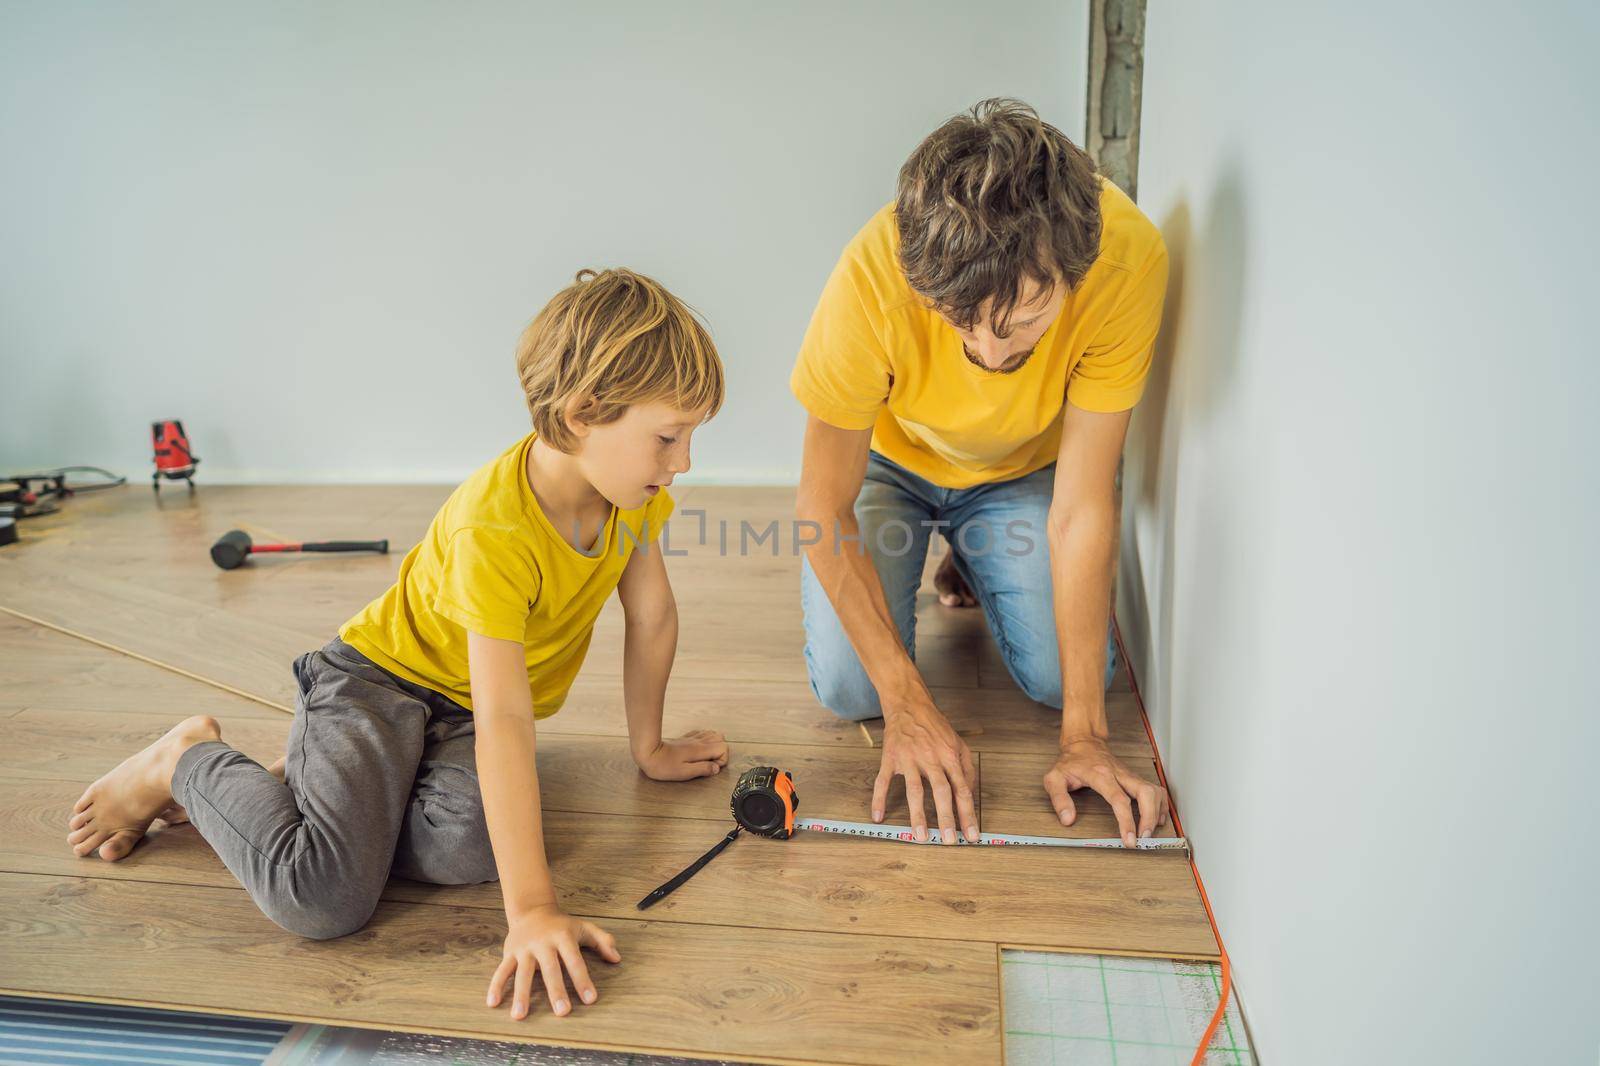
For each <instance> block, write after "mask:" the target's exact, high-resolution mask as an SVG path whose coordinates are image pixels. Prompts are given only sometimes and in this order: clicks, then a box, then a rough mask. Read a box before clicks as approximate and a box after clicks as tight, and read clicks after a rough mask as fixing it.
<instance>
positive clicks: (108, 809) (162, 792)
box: [67, 715, 222, 862]
mask: <svg viewBox="0 0 1600 1066" xmlns="http://www.w3.org/2000/svg"><path fill="white" fill-rule="evenodd" d="M221 739H222V728H221V726H219V725H218V724H217V720H216V719H215V718H211V717H208V716H206V715H196V716H195V717H193V718H185V719H184V720H183V721H181V722H179V723H178V724H177V725H175V726H173V727H172V729H171V730H170V731H168V733H167V735H166V736H164V737H162V738H161V739H160V740H158V741H156V742H155V743H154V744H151V745H150V746H149V747H148V748H145V749H144V750H143V751H141V752H139V753H138V754H136V755H130V756H129V757H128V758H126V759H124V760H123V761H122V762H121V764H119V765H118V766H117V768H116V769H114V770H112V771H111V772H110V773H109V774H106V775H105V776H104V777H102V778H101V779H100V780H98V781H96V782H95V783H94V784H92V785H90V786H89V787H88V789H87V790H85V792H84V793H83V795H82V796H80V797H79V798H78V802H77V803H75V804H73V807H72V817H71V818H70V819H68V821H67V829H68V830H69V832H68V834H67V843H68V844H70V845H72V850H73V851H74V852H76V853H77V854H78V855H79V856H85V855H88V854H89V853H90V852H92V851H96V850H98V851H99V853H100V857H101V858H102V859H105V860H106V861H108V862H115V861H116V860H118V859H120V858H123V857H124V856H126V855H127V854H128V853H129V852H130V851H132V850H133V846H134V845H135V844H137V843H138V842H139V838H140V837H142V836H144V834H145V830H147V829H149V828H150V823H151V822H153V821H155V819H156V818H157V817H164V816H165V814H166V813H168V812H171V811H172V810H173V808H175V807H177V805H176V804H175V803H174V802H173V799H172V771H173V770H174V769H176V768H177V765H178V759H179V757H180V756H182V755H183V753H184V752H186V751H188V750H189V749H190V748H192V747H194V746H195V745H196V744H199V743H200V742H201V741H205V740H221ZM177 810H178V811H182V808H181V807H177ZM183 817H184V818H187V817H188V815H187V813H185V814H184V815H183Z"/></svg>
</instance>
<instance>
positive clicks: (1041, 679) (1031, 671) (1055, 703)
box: [1009, 648, 1061, 708]
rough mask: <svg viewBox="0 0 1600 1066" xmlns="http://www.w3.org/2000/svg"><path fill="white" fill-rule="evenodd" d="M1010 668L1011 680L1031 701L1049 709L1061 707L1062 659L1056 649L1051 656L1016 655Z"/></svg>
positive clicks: (1051, 651) (1052, 650)
mask: <svg viewBox="0 0 1600 1066" xmlns="http://www.w3.org/2000/svg"><path fill="white" fill-rule="evenodd" d="M1009 666H1010V669H1011V679H1012V680H1013V681H1015V682H1016V683H1017V687H1018V688H1020V689H1021V690H1022V691H1023V693H1024V694H1025V695H1026V696H1027V697H1028V698H1029V699H1030V700H1033V701H1034V702H1035V703H1042V704H1044V705H1046V706H1047V707H1056V708H1059V707H1060V706H1061V659H1060V653H1059V652H1057V651H1056V650H1055V649H1054V648H1052V649H1049V654H1045V653H1043V652H1040V653H1038V654H1027V653H1018V654H1015V655H1013V656H1012V658H1011V662H1010V664H1009Z"/></svg>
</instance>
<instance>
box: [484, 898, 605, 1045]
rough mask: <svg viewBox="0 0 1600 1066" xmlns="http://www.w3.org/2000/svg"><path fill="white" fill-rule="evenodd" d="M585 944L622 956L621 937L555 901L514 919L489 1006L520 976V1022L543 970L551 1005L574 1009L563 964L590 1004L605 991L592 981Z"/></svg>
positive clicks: (514, 1012) (514, 998)
mask: <svg viewBox="0 0 1600 1066" xmlns="http://www.w3.org/2000/svg"><path fill="white" fill-rule="evenodd" d="M585 947H590V948H593V949H594V950H595V951H597V952H599V953H600V957H601V958H602V959H605V960H606V961H607V962H611V963H616V962H621V961H622V956H621V954H619V953H618V952H617V940H616V937H613V936H612V935H611V934H610V933H608V932H606V931H605V930H604V929H601V928H600V927H599V926H598V925H595V924H594V923H593V922H586V921H584V920H583V919H581V918H574V917H572V916H571V915H570V914H566V913H563V912H562V910H561V908H560V907H557V906H556V905H555V904H553V903H552V904H550V905H549V906H545V907H536V908H534V909H533V910H530V911H528V912H527V913H526V914H522V915H519V916H518V917H516V918H513V919H512V920H511V923H510V928H509V929H508V930H507V932H506V944H505V955H504V956H503V957H502V958H501V959H500V965H499V966H498V967H497V968H496V969H495V971H494V977H493V978H492V979H491V980H490V981H489V1000H488V1002H489V1006H491V1007H498V1006H499V1005H500V999H501V997H502V996H503V995H504V994H505V990H506V981H508V980H510V979H511V978H512V977H513V976H515V978H516V983H515V985H514V986H513V988H512V993H511V1017H512V1018H513V1019H515V1020H518V1021H520V1020H522V1019H523V1018H526V1017H527V1016H528V1000H529V998H530V996H531V995H532V992H533V974H534V971H536V970H537V971H538V972H539V973H541V974H543V975H544V990H545V992H547V993H548V994H549V996H550V1009H551V1010H553V1011H555V1012H556V1016H557V1017H560V1016H561V1015H564V1014H567V1013H569V1012H570V1011H571V1010H572V1005H571V1004H570V1003H568V1002H567V983H566V981H564V980H562V977H561V967H562V966H563V965H564V966H566V968H567V973H568V975H570V976H571V978H572V986H573V987H574V988H576V989H577V990H578V997H579V998H580V999H582V1000H583V1001H584V1002H585V1003H593V1002H594V1001H595V1000H596V999H598V998H599V997H600V994H599V993H598V992H596V991H595V988H594V982H593V981H591V980H589V969H588V967H587V966H585V965H584V963H583V949H584V948H585Z"/></svg>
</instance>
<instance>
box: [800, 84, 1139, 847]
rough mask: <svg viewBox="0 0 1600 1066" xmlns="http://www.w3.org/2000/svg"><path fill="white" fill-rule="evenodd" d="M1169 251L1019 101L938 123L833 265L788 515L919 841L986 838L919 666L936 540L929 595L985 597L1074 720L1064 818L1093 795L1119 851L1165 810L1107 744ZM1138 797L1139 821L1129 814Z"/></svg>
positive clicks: (808, 581)
mask: <svg viewBox="0 0 1600 1066" xmlns="http://www.w3.org/2000/svg"><path fill="white" fill-rule="evenodd" d="M1166 273H1167V256H1166V250H1165V248H1164V246H1163V245H1162V241H1161V235H1160V233H1159V232H1158V231H1157V230H1156V228H1155V226H1153V225H1152V224H1151V223H1150V221H1149V220H1148V219H1146V218H1145V217H1144V216H1143V215H1142V214H1140V213H1139V210H1138V208H1136V207H1135V206H1134V205H1133V203H1132V201H1130V200H1129V199H1128V197H1127V196H1126V195H1124V194H1123V193H1122V191H1121V190H1119V189H1118V188H1117V187H1116V186H1114V185H1112V184H1111V183H1110V182H1106V181H1103V180H1101V179H1100V178H1099V177H1098V176H1097V175H1096V173H1095V168H1094V164H1093V162H1092V161H1091V160H1090V159H1089V157H1088V156H1087V155H1086V154H1085V153H1084V152H1083V151H1082V150H1080V149H1079V148H1077V147H1076V146H1075V145H1073V144H1072V143H1071V142H1070V141H1069V140H1067V138H1066V137H1065V136H1063V135H1062V134H1061V132H1060V131H1059V130H1057V129H1055V128H1054V127H1052V126H1050V125H1048V124H1046V123H1044V122H1042V121H1041V120H1040V118H1039V116H1038V115H1037V114H1036V113H1035V112H1034V111H1033V109H1032V108H1030V107H1028V106H1027V105H1026V104H1023V103H1020V102H1018V101H1015V100H987V101H984V102H983V103H980V104H978V105H977V106H976V107H974V108H973V109H972V110H971V111H970V112H968V113H965V114H962V115H958V116H956V117H955V118H953V119H951V120H950V121H949V122H947V123H945V124H944V125H943V126H941V127H940V128H939V129H937V130H935V131H934V132H933V134H932V135H930V136H929V137H928V138H927V139H926V140H925V141H923V142H922V144H921V145H920V146H918V148H917V150H916V151H915V152H913V153H912V155H911V158H910V159H909V160H907V161H906V164H905V166H904V167H903V168H901V171H900V180H899V187H898V192H897V195H896V198H895V202H894V203H892V204H890V205H888V206H886V207H885V208H883V210H881V211H879V212H878V213H877V214H876V215H875V216H873V218H872V219H871V220H870V221H868V223H867V224H866V226H865V227H864V228H862V230H861V231H860V232H859V233H857V234H856V236H855V238H854V239H853V240H852V241H851V242H850V244H849V245H848V246H847V247H846V248H845V250H844V254H843V255H842V256H841V257H840V259H839V263H838V265H837V266H836V267H835V268H834V271H833V274H832V276H831V277H830V278H829V279H828V283H827V286H826V287H825V288H824V290H823V293H822V298H821V300H820V301H819V302H818V305H817V309H816V312H815V313H814V315H813V316H812V319H811V325H810V327H809V329H808V330H807V331H806V336H805V341H804V343H803V345H802V347H801V350H800V355H799V358H798V360H797V362H796V364H795V368H794V373H793V376H792V378H791V380H790V386H791V388H792V389H793V390H794V393H795V396H796V397H797V398H798V399H799V400H800V402H801V404H802V405H804V406H805V408H806V410H807V411H808V412H809V418H808V420H807V425H806V435H805V450H804V458H803V461H802V470H801V475H800V492H799V496H798V500H797V505H796V509H797V512H798V513H797V517H798V518H799V519H800V520H802V521H810V522H815V523H817V524H818V526H819V527H820V528H821V529H822V530H824V534H823V536H822V538H821V540H820V542H818V543H816V544H813V545H810V546H808V547H807V552H806V558H805V560H804V564H803V567H802V579H801V600H802V604H803V607H804V610H805V628H806V649H805V654H806V665H807V669H808V671H809V674H810V678H811V686H812V689H813V691H815V692H816V694H817V698H818V699H819V700H821V702H822V703H823V704H824V705H825V706H827V707H828V708H829V709H831V710H832V711H834V713H836V714H838V715H841V716H843V717H846V718H851V719H857V720H862V719H867V718H875V717H878V716H879V715H882V717H883V719H884V740H883V761H882V765H881V767H880V769H879V772H878V778H877V783H876V785H875V786H874V788H873V794H872V817H873V820H874V821H881V820H882V819H883V815H884V804H885V801H886V798H887V794H888V789H889V784H890V781H891V780H892V779H893V778H894V777H897V776H898V777H902V778H904V781H905V789H906V799H907V802H908V805H909V807H910V810H911V821H912V825H913V827H914V828H915V830H916V833H917V836H918V838H919V839H924V840H925V839H927V816H926V813H925V809H924V796H925V790H924V782H926V790H927V791H931V792H932V794H933V802H934V807H935V811H936V814H937V818H938V823H939V827H940V834H941V838H942V839H943V841H944V842H945V843H947V844H953V843H955V841H956V837H955V832H956V823H957V818H958V817H959V819H960V823H961V827H962V829H963V830H964V831H965V833H966V835H967V837H968V839H975V838H976V836H977V831H978V826H977V816H976V814H975V813H974V810H973V802H972V790H973V787H974V785H975V784H976V774H975V772H974V766H973V761H972V753H971V752H970V751H969V750H968V748H967V745H966V743H965V742H964V741H962V740H961V738H960V737H959V736H958V735H957V734H956V732H955V730H954V729H952V728H951V726H950V723H949V721H948V720H947V719H946V718H945V716H944V715H943V714H942V713H941V712H940V711H939V708H938V707H937V706H936V705H935V704H934V700H933V697H932V694H931V693H930V692H929V690H928V687H927V685H926V684H925V683H924V681H923V679H922V677H921V675H920V674H919V673H918V672H917V668H916V665H915V663H914V656H915V633H914V628H915V624H916V616H915V607H916V594H917V589H918V587H919V585H920V584H921V580H922V571H923V566H924V562H925V560H926V558H927V551H928V544H929V540H930V537H931V534H932V533H933V531H934V530H935V529H938V530H940V532H941V533H942V534H943V535H944V536H945V537H946V538H947V539H948V540H949V541H950V544H951V547H952V550H951V553H950V555H949V556H947V557H946V559H945V560H944V562H943V564H942V565H941V568H940V571H939V573H938V575H937V577H936V579H935V585H936V588H937V589H938V591H939V593H940V600H941V602H943V603H944V604H946V605H949V606H955V607H959V606H962V605H972V604H973V603H975V602H976V603H981V604H982V605H983V609H984V613H985V616H986V619H987V621H988V624H989V629H990V631H991V632H992V633H993V635H994V638H995V641H996V643H997V644H998V645H999V647H1000V650H1001V651H1002V653H1003V654H1004V656H1005V660H1006V664H1007V667H1008V669H1009V670H1010V673H1011V675H1012V677H1013V678H1014V679H1015V680H1016V682H1017V684H1018V686H1019V687H1021V689H1022V690H1023V691H1024V692H1025V693H1027V695H1028V696H1029V697H1031V698H1032V699H1034V700H1037V701H1038V702H1040V703H1043V704H1047V705H1049V706H1051V707H1059V708H1060V709H1061V732H1060V757H1059V758H1058V759H1057V761H1056V763H1055V765H1054V766H1053V767H1052V768H1051V770H1050V771H1049V772H1048V773H1046V774H1045V777H1044V787H1045V791H1046V793H1047V794H1048V795H1049V797H1050V802H1051V804H1052V806H1053V807H1054V808H1055V810H1056V812H1057V814H1058V815H1059V816H1060V818H1061V821H1062V823H1063V824H1066V825H1070V824H1071V823H1072V822H1073V821H1074V820H1075V818H1076V812H1075V808H1074V806H1073V802H1072V799H1071V797H1070V796H1069V792H1070V791H1071V790H1073V789H1078V788H1085V787H1087V788H1092V789H1094V790H1095V791H1096V792H1099V793H1100V794H1101V795H1102V796H1104V797H1105V798H1106V799H1107V800H1108V801H1109V802H1110V804H1111V806H1112V808H1113V810H1115V812H1116V815H1117V822H1118V828H1119V833H1120V835H1121V837H1122V839H1123V843H1124V844H1125V845H1127V846H1130V847H1131V846H1133V844H1134V839H1135V835H1136V833H1137V835H1139V836H1148V835H1149V834H1150V833H1151V832H1153V831H1154V830H1155V828H1156V827H1157V826H1158V825H1159V824H1161V822H1162V821H1164V820H1165V817H1166V809H1167V796H1166V793H1165V791H1164V790H1163V789H1161V788H1160V787H1159V786H1157V785H1156V784H1155V783H1153V782H1150V781H1146V780H1144V779H1143V778H1141V777H1140V776H1139V775H1138V774H1135V773H1134V772H1132V771H1131V770H1129V769H1128V768H1127V767H1126V766H1124V765H1123V764H1122V763H1121V762H1120V761H1119V760H1118V759H1117V758H1116V757H1115V756H1113V755H1112V754H1111V752H1110V751H1109V750H1108V749H1107V747H1106V737H1107V735H1108V729H1107V725H1106V715H1105V688H1106V685H1107V684H1108V683H1109V681H1110V678H1111V674H1112V672H1113V670H1114V667H1115V662H1114V650H1113V649H1112V647H1111V646H1110V644H1109V641H1108V639H1107V638H1108V630H1109V609H1110V606H1109V605H1110V596H1111V574H1112V557H1113V553H1114V544H1115V531H1116V523H1117V514H1116V505H1115V495H1116V494H1115V479H1116V471H1117V461H1118V457H1119V456H1120V455H1121V453H1122V443H1123V437H1124V435H1125V434H1126V431H1127V427H1128V419H1129V416H1130V412H1131V410H1132V408H1133V406H1134V404H1135V403H1136V402H1138V399H1139V395H1140V393H1141V391H1142V390H1143V387H1144V381H1145V377H1146V374H1147V372H1148V370H1149V366H1150V358H1151V348H1152V345H1153V343H1154V341H1155V336H1156V331H1157V328H1158V326H1159V325H1160V321H1161V304H1162V299H1163V297H1164V295H1165V291H1166ZM1135 804H1136V805H1137V810H1138V813H1137V818H1136V817H1135V813H1134V806H1135Z"/></svg>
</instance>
